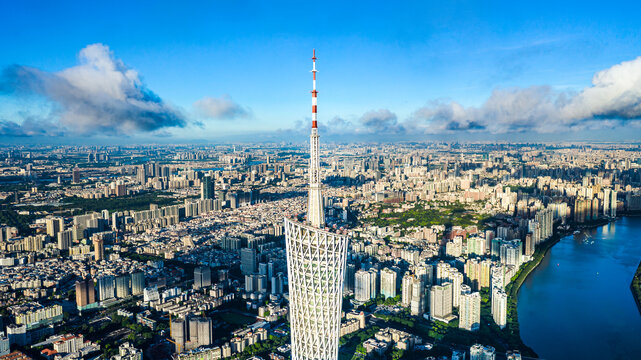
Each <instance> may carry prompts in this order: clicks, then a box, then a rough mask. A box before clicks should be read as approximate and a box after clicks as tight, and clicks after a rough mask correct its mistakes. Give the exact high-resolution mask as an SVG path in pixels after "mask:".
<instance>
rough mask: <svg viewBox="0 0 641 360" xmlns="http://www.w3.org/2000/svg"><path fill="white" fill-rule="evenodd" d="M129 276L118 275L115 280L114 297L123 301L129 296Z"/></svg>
mask: <svg viewBox="0 0 641 360" xmlns="http://www.w3.org/2000/svg"><path fill="white" fill-rule="evenodd" d="M130 281H131V275H129V274H126V275H120V276H118V277H117V278H116V297H117V298H118V299H124V298H126V297H129V296H131V286H130Z"/></svg>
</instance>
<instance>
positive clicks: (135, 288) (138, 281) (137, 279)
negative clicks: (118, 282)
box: [131, 271, 145, 296]
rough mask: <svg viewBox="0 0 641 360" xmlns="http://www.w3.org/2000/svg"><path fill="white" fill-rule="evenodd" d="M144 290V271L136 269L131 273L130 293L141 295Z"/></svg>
mask: <svg viewBox="0 0 641 360" xmlns="http://www.w3.org/2000/svg"><path fill="white" fill-rule="evenodd" d="M144 291H145V273H143V272H142V271H136V272H134V273H132V274H131V295H134V296H137V295H142V294H143V292H144Z"/></svg>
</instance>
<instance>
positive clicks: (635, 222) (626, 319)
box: [511, 217, 641, 360]
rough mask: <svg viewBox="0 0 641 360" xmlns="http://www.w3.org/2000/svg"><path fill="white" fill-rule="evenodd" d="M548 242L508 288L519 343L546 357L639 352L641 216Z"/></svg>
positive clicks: (551, 359)
mask: <svg viewBox="0 0 641 360" xmlns="http://www.w3.org/2000/svg"><path fill="white" fill-rule="evenodd" d="M555 241H556V242H555ZM546 247H547V248H548V249H547V254H545V252H546V249H544V248H543V247H542V248H541V250H543V255H544V256H541V259H538V266H535V265H537V264H535V263H536V262H537V261H535V262H533V266H532V267H531V268H530V269H529V271H526V268H525V267H524V269H522V271H521V274H520V276H519V278H518V279H516V280H515V282H514V283H513V287H514V288H513V289H511V295H516V297H517V298H518V306H517V307H518V315H519V318H518V321H519V322H518V324H517V329H518V330H517V331H520V333H519V335H520V337H521V338H522V340H523V342H524V343H525V344H527V345H528V346H530V347H531V348H532V349H533V350H534V351H536V353H537V354H538V355H539V356H540V357H541V358H545V359H548V360H554V359H567V358H575V359H606V360H607V359H627V358H629V357H626V354H628V355H629V354H635V353H636V354H638V353H641V343H639V342H638V334H639V333H641V315H640V313H639V311H638V309H637V306H636V303H635V301H634V298H633V296H632V293H631V291H630V281H631V279H632V277H633V275H634V273H635V271H636V268H637V265H638V264H639V259H641V218H638V217H636V218H635V217H624V218H621V219H618V220H617V221H616V222H613V223H610V224H606V225H603V226H599V227H597V228H591V229H585V230H582V231H581V233H580V234H577V235H568V236H564V237H560V238H557V239H551V241H550V242H549V243H548V244H546ZM535 260H536V259H535ZM528 273H529V275H531V276H527V275H528ZM519 286H521V288H520V291H519V290H518V288H519ZM511 300H512V301H514V298H511ZM519 325H520V326H519Z"/></svg>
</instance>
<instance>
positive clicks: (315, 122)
mask: <svg viewBox="0 0 641 360" xmlns="http://www.w3.org/2000/svg"><path fill="white" fill-rule="evenodd" d="M317 71H318V70H316V49H314V55H312V74H313V76H314V80H313V83H312V128H317V127H318V118H317V114H316V109H317V106H316V96H317V95H318V91H316V72H317Z"/></svg>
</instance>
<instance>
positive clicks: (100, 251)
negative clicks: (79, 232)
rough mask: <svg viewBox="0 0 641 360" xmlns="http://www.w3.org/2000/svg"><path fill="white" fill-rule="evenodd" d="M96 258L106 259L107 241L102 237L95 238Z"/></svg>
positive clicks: (96, 259)
mask: <svg viewBox="0 0 641 360" xmlns="http://www.w3.org/2000/svg"><path fill="white" fill-rule="evenodd" d="M93 251H94V256H93V257H94V260H95V261H102V260H104V259H105V243H104V241H103V240H102V238H94V239H93Z"/></svg>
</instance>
